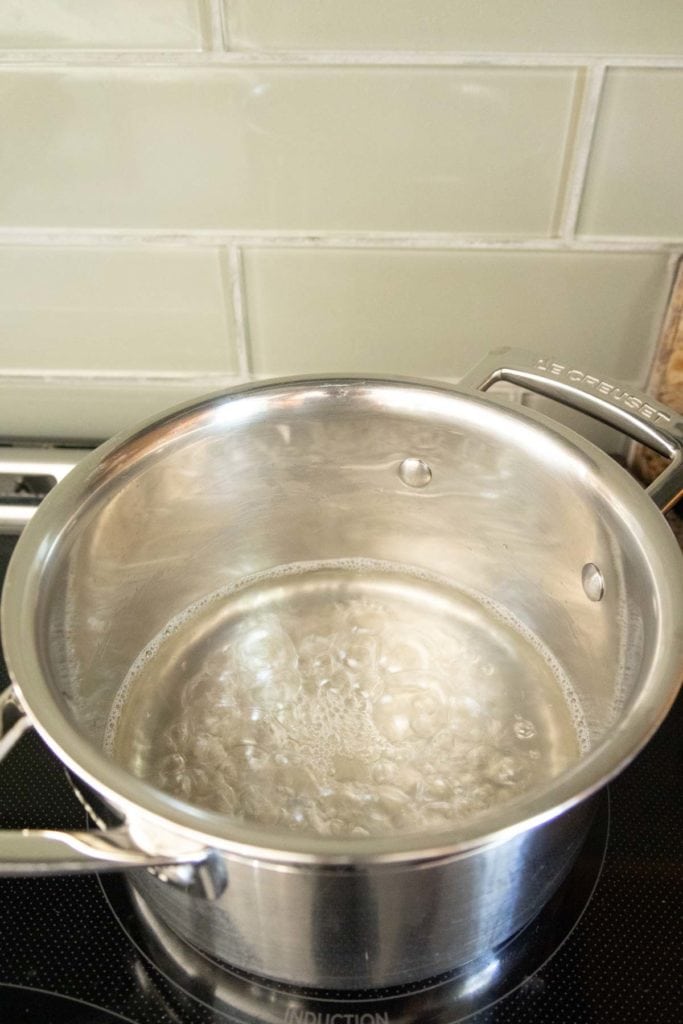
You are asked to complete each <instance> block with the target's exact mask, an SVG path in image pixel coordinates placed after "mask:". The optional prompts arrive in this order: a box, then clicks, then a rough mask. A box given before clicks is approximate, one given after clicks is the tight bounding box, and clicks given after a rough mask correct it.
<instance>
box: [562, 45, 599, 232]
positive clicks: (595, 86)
mask: <svg viewBox="0 0 683 1024" xmlns="http://www.w3.org/2000/svg"><path fill="white" fill-rule="evenodd" d="M605 73H606V67H605V65H604V64H595V65H593V67H591V69H590V70H589V72H588V80H587V82H586V92H585V95H584V98H583V103H582V109H581V115H580V121H579V126H578V131H577V135H576V142H575V147H574V159H573V162H572V167H571V171H570V177H569V185H568V187H567V204H566V207H565V212H564V217H563V218H562V226H561V228H560V235H561V237H562V239H563V240H564V241H565V242H566V243H569V242H571V241H573V239H574V238H575V235H576V228H577V225H578V220H579V211H580V209H581V200H582V199H583V192H584V187H585V184H586V178H587V175H588V163H589V160H590V155H591V150H592V146H593V139H594V138H595V127H596V124H597V120H598V111H599V109H600V100H601V98H602V92H603V87H604V83H605Z"/></svg>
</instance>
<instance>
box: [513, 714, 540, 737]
mask: <svg viewBox="0 0 683 1024" xmlns="http://www.w3.org/2000/svg"><path fill="white" fill-rule="evenodd" d="M512 728H513V730H514V733H515V736H516V737H517V739H519V740H531V739H533V738H534V736H535V735H536V726H535V725H534V723H533V722H530V721H529V719H528V718H519V717H517V719H516V721H515V724H514V725H513V727H512Z"/></svg>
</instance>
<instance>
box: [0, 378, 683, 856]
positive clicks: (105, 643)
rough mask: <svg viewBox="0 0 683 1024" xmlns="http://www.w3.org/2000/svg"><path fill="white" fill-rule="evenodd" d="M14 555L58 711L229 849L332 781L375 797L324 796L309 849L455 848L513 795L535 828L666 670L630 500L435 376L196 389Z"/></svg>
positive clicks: (648, 565)
mask: <svg viewBox="0 0 683 1024" xmlns="http://www.w3.org/2000/svg"><path fill="white" fill-rule="evenodd" d="M57 492H59V493H57ZM19 547H20V548H21V549H22V553H21V554H20V555H19V562H20V563H21V564H22V566H23V568H22V569H21V572H22V573H23V574H24V576H25V577H26V576H27V575H30V576H31V579H32V581H33V593H34V595H35V602H36V608H35V609H34V611H33V613H32V616H31V619H30V622H25V623H24V631H25V634H26V635H27V636H28V637H29V639H30V643H31V644H32V645H33V646H34V648H35V650H36V652H37V653H36V660H37V664H38V665H39V671H40V675H41V682H42V684H43V686H44V687H45V692H46V693H48V694H49V700H50V701H51V703H52V708H51V710H52V713H53V717H54V714H55V713H56V714H58V715H59V716H60V717H64V718H65V719H66V720H67V722H68V726H69V728H70V729H71V730H72V731H73V732H74V733H77V734H78V735H79V736H80V737H81V738H83V737H85V738H86V740H87V742H88V745H89V746H90V747H91V748H93V749H94V750H95V751H96V752H97V756H98V757H100V759H101V760H103V759H104V758H110V759H113V760H114V761H116V762H118V763H120V764H122V765H123V766H124V767H125V769H126V771H127V772H129V773H132V774H133V775H138V776H142V777H144V778H146V779H147V780H148V781H150V782H151V783H152V785H153V786H158V787H160V788H161V789H166V790H167V791H169V792H171V793H172V794H173V796H174V797H176V798H177V799H178V800H180V801H183V800H186V801H189V802H190V803H193V804H195V805H199V806H200V807H202V806H206V807H207V808H208V810H210V811H212V812H215V814H218V815H223V816H224V817H225V819H226V821H227V822H228V824H226V826H225V827H226V829H227V830H228V831H229V820H230V819H235V818H236V819H239V818H242V819H243V820H246V821H247V823H248V822H249V821H250V820H251V819H252V818H253V820H255V821H257V820H258V816H259V814H261V815H262V818H261V822H260V823H261V824H265V825H268V826H276V827H277V828H280V827H282V828H283V829H284V830H290V831H293V832H295V833H296V832H297V830H303V832H310V831H313V832H315V831H316V818H315V815H316V814H318V817H319V818H320V807H317V809H314V810H311V806H312V805H311V801H310V800H309V802H308V804H306V799H305V797H306V794H309V791H310V790H311V787H314V788H315V786H316V785H319V786H320V785H322V784H323V782H322V781H321V779H323V776H324V779H323V781H324V782H325V784H326V785H328V788H329V784H330V777H331V776H330V773H331V775H332V776H334V779H336V780H337V782H338V783H339V785H340V786H342V787H343V786H346V787H347V789H348V791H349V792H351V793H352V794H353V796H352V798H349V799H351V803H352V804H354V801H355V804H354V807H356V809H357V807H358V806H360V804H361V803H362V802H363V797H362V792H363V786H365V785H367V784H369V783H370V782H371V783H372V785H373V786H375V787H380V788H381V789H382V792H383V794H384V796H383V800H384V803H385V804H386V805H387V806H386V807H384V804H383V808H384V809H383V811H382V814H379V815H378V816H377V815H376V816H375V817H374V818H373V817H372V814H370V817H369V818H367V820H366V819H365V818H358V819H354V818H353V813H355V811H354V812H353V813H352V812H351V811H349V813H348V814H347V816H346V818H345V817H344V813H346V812H345V811H344V813H336V810H334V808H333V810H330V809H329V808H330V807H331V806H332V804H330V805H329V807H328V811H329V813H327V816H326V817H325V815H323V818H324V820H323V819H320V821H322V824H320V821H319V822H318V824H319V825H320V828H319V829H318V831H321V833H322V834H323V835H332V836H334V835H336V834H338V835H341V836H345V835H356V836H362V835H364V834H365V835H367V834H369V835H381V834H384V833H386V834H390V833H405V832H415V831H420V829H422V828H426V830H427V831H429V830H430V829H431V830H434V829H436V830H437V831H444V830H447V829H449V828H451V829H453V830H455V832H457V829H458V826H459V824H460V822H461V818H462V815H463V814H465V812H467V813H468V814H470V816H471V815H476V814H479V813H483V812H486V813H487V814H488V819H491V816H492V815H493V816H494V817H495V816H496V815H498V816H499V817H500V816H501V814H502V810H503V809H506V813H507V809H509V807H510V805H511V804H514V803H515V802H516V801H517V802H518V801H520V800H521V801H522V803H521V804H520V807H522V810H520V812H519V813H520V814H522V813H523V806H524V804H523V796H524V794H525V793H527V791H528V790H529V789H530V787H531V788H532V789H533V790H534V793H536V794H537V795H538V794H541V793H543V792H545V793H550V794H551V796H550V797H547V798H546V802H545V805H544V806H546V807H547V806H548V805H549V801H550V802H551V801H552V792H553V789H554V788H555V787H557V785H558V780H561V779H562V778H564V777H565V776H566V775H567V774H568V773H571V771H573V770H574V768H575V765H576V764H577V763H578V762H583V761H586V760H589V759H590V757H591V756H592V754H591V752H593V753H594V752H595V751H596V750H597V749H599V748H601V747H605V746H606V745H608V744H609V745H611V746H612V747H613V748H614V749H613V750H612V752H611V753H610V754H609V756H607V758H606V759H605V758H603V760H602V761H601V762H600V763H599V765H598V767H596V769H595V778H594V779H593V780H592V781H593V782H596V781H597V780H598V776H599V775H600V774H601V773H602V774H603V775H604V774H605V772H606V771H607V770H609V769H610V768H613V766H614V765H616V764H618V763H619V761H620V760H622V761H623V760H624V759H625V758H627V757H628V756H632V753H633V751H634V750H635V749H637V746H638V745H639V744H641V743H642V742H643V740H644V738H645V736H646V734H647V732H648V729H651V728H652V726H653V723H656V720H657V719H658V716H659V717H661V714H662V713H663V712H662V707H663V706H664V705H665V704H666V700H667V699H668V697H669V696H670V695H671V690H672V686H673V685H674V680H672V679H671V675H672V672H671V665H672V663H673V662H675V664H677V665H680V644H681V640H680V630H679V631H678V632H677V633H676V635H675V637H674V635H673V633H672V632H671V631H672V628H673V627H672V623H673V622H674V621H675V618H674V615H673V612H672V608H671V603H672V601H675V600H677V599H678V598H679V597H680V555H679V554H678V553H677V550H676V547H675V544H674V543H673V541H672V540H671V539H670V538H669V537H668V531H667V527H666V524H665V523H664V521H663V520H662V518H661V516H660V515H659V513H658V512H657V510H656V509H655V508H654V506H653V505H651V503H650V502H649V500H648V499H647V498H646V497H645V496H644V495H643V494H642V493H640V492H639V489H638V487H637V485H636V484H635V483H634V482H633V481H631V480H630V479H629V478H628V476H627V474H626V473H625V472H624V471H623V470H621V469H620V468H619V467H618V466H616V465H615V464H613V463H612V462H611V460H609V459H608V458H607V457H606V456H605V455H604V454H603V453H601V452H599V451H598V450H597V449H594V448H593V447H592V446H590V445H589V444H587V443H586V442H584V441H582V440H580V439H579V438H578V437H576V435H573V434H572V433H570V432H568V431H565V430H563V429H561V428H554V427H553V426H551V425H549V424H548V421H546V420H544V419H543V417H540V416H533V415H531V416H530V415H528V414H526V413H521V412H518V411H516V410H514V409H511V408H507V407H504V406H503V405H500V404H498V403H497V402H496V401H495V400H494V399H492V398H490V397H486V398H483V397H482V396H474V395H470V394H463V393H459V392H457V391H455V390H454V391H448V390H444V389H440V388H436V387H432V386H429V385H419V384H409V383H406V382H392V381H387V382H381V381H338V382H311V381H302V382H289V383H287V382H285V383H281V384H273V385H269V386H265V387H263V388H261V389H255V390H253V391H248V392H242V393H240V392H235V393H231V394H227V395H222V396H218V397H213V398H209V399H207V400H205V401H204V402H203V403H199V404H197V405H195V406H193V407H191V408H185V409H183V410H181V411H179V412H177V413H175V414H170V415H169V416H168V417H167V418H166V419H165V420H163V421H161V422H159V423H157V424H154V425H152V426H150V427H147V428H145V429H143V430H141V431H139V432H138V433H137V434H135V435H134V436H132V437H129V438H126V439H124V440H123V441H115V442H114V443H113V444H110V445H109V446H107V447H106V449H104V450H103V451H102V452H100V453H98V454H97V455H96V456H95V457H94V458H93V459H90V460H88V464H87V465H86V466H84V467H80V468H79V469H77V470H76V471H75V472H74V474H73V475H72V477H70V478H68V479H67V480H66V481H65V482H64V483H63V484H62V485H60V487H59V488H58V489H57V490H56V492H55V494H54V495H53V496H52V497H51V498H50V500H49V501H48V502H46V503H45V506H44V508H43V509H41V510H40V512H39V514H38V515H37V516H36V518H35V521H34V523H33V524H32V525H31V527H30V530H29V531H27V532H26V534H25V537H23V538H22V540H21V542H20V545H19ZM25 582H26V579H24V583H25ZM667 631H668V633H669V640H668V642H669V652H668V658H669V660H668V661H667V662H666V663H665V664H664V663H660V662H661V657H662V655H661V648H662V639H663V633H664V635H665V636H666V634H667ZM354 644H355V646H354ZM658 659H660V660H659V661H658ZM236 666H237V667H236ZM240 666H241V669H243V672H242V675H241V676H240V677H239V680H238V681H236V679H237V676H239V671H238V670H239V669H240ZM131 670H132V672H131ZM236 673H237V675H236ZM16 675H17V678H18V683H19V685H20V687H22V692H23V694H24V696H25V698H26V701H27V703H28V704H29V706H30V708H31V711H32V712H33V713H34V714H35V716H36V717H37V718H38V719H39V720H40V719H41V718H42V719H43V720H44V719H45V718H46V717H47V714H48V709H46V708H45V705H44V704H43V705H42V706H41V708H42V709H41V708H39V707H38V706H36V704H37V702H36V700H33V701H32V699H31V692H30V687H29V686H26V685H24V680H23V679H22V678H19V676H20V675H21V671H20V670H19V671H17V673H16ZM373 687H374V689H373ZM307 688H308V689H309V690H311V692H313V691H315V693H314V695H313V696H311V693H308V695H307ZM359 691H360V696H359ZM335 694H336V696H335ZM354 700H355V701H356V705H353V701H354ZM358 701H360V702H361V704H362V707H361V708H360V710H359V707H358ZM363 701H365V703H364V704H363ZM350 705H353V708H352V710H351V711H349V706H350ZM283 708H284V711H283ZM288 709H289V710H288ZM354 709H355V710H354ZM638 709H640V710H638ZM316 715H317V717H316ZM354 716H355V717H354ZM634 716H635V718H636V719H637V718H638V716H640V720H639V721H636V722H633V721H632V719H633V718H634ZM219 720H220V721H222V722H223V723H229V729H228V730H227V732H225V735H226V736H227V737H228V738H227V739H226V740H225V744H224V747H225V749H221V748H220V743H219V747H218V748H217V747H216V742H218V740H217V737H218V739H219V740H220V735H219V734H220V729H221V726H220V724H217V723H219ZM198 721H199V722H200V723H203V726H204V727H205V728H204V735H203V736H199V735H197V736H195V737H194V740H198V739H201V740H202V741H203V746H202V743H199V745H197V744H196V743H195V747H196V749H194V753H192V754H190V755H188V749H187V742H186V743H185V747H183V746H182V743H183V736H184V737H185V741H187V736H188V730H189V732H190V733H191V732H192V729H193V728H194V726H196V725H197V722H198ZM43 724H44V725H45V727H46V728H48V726H47V725H46V723H45V722H44V721H43ZM183 729H184V730H185V732H184V733H183ZM364 729H365V732H364V731H363V730H364ZM297 730H298V731H297ZM344 730H346V733H345V735H346V739H343V738H340V733H342V732H344ZM373 730H374V731H373ZM197 732H198V733H201V728H198V730H197ZM378 735H379V736H380V739H381V742H382V743H384V747H382V751H383V753H382V752H381V756H380V755H377V751H374V752H373V749H372V746H373V743H376V742H379V741H377V736H378ZM342 739H343V741H342ZM193 742H194V741H193ZM306 744H308V748H306ZM304 748H306V749H309V754H308V755H307V756H308V763H307V764H303V762H302V755H301V751H302V749H304ZM226 751H227V753H226ZM311 751H312V752H311ZM456 755H457V756H456ZM174 756H175V758H176V759H175V761H174V760H173V758H174ZM228 756H229V760H230V765H229V766H228V767H226V765H225V764H224V763H223V762H224V761H225V760H226V758H228ZM458 757H459V758H460V760H458ZM178 758H179V759H180V760H179V759H178ZM221 758H222V759H223V760H221ZM264 758H265V762H267V763H265V762H264ZM278 758H279V762H278ZM297 758H298V760H297ZM420 758H421V759H422V761H421V762H420ZM283 759H284V761H283ZM420 763H421V764H422V767H423V768H424V765H425V764H428V765H430V766H431V767H430V769H429V770H428V771H426V774H425V773H423V777H422V778H421V779H420V778H417V777H416V775H415V770H417V772H418V776H419V770H420ZM212 766H213V767H212ZM217 766H218V767H217ZM202 771H203V772H204V774H203V775H202ZM220 771H223V772H224V775H223V776H220V777H221V778H222V779H223V782H224V783H225V784H226V786H227V789H226V793H227V796H226V795H225V793H224V794H223V795H224V796H225V799H223V798H220V799H219V798H218V797H217V794H216V792H215V790H216V783H215V779H216V777H217V776H216V775H215V772H219V775H220ZM192 772H194V775H192ZM212 772H214V774H213V775H212ZM225 772H228V774H227V775H226V774H225ZM229 772H232V773H233V776H235V773H236V774H237V776H239V778H238V779H237V783H236V784H237V788H238V790H239V791H238V792H237V793H235V785H234V784H233V783H234V782H235V778H233V776H230V777H229ZM245 774H246V775H248V776H249V779H250V781H249V784H248V785H247V784H244V785H243V781H244V777H245ZM522 777H523V780H524V784H522V782H521V781H520V779H522ZM188 778H189V779H190V782H189V783H188V781H187V780H188ZM207 780H208V781H207ZM226 780H227V781H226ZM254 780H256V781H254ZM283 780H284V781H283ZM588 781H590V780H588ZM585 783H586V779H584V780H583V784H585ZM271 784H272V786H276V787H277V786H278V785H281V786H282V787H284V788H283V789H282V792H280V795H279V796H278V797H276V798H274V801H271V803H272V806H271V804H270V803H269V802H268V800H267V798H266V797H267V790H268V787H269V786H270V785H271ZM333 784H336V783H334V780H333ZM577 785H578V783H577ZM240 787H242V788H241V789H240ZM429 787H431V788H429ZM439 787H441V789H440V788H439ZM473 788H474V789H478V790H480V792H479V794H478V797H477V799H476V800H473V799H472V790H473ZM285 790H291V791H292V792H293V793H294V794H295V796H297V799H295V800H293V801H290V803H289V804H287V810H286V814H285V816H284V817H283V816H282V813H281V812H282V807H283V804H285V803H287V799H288V797H287V793H286V792H285ZM359 793H360V794H361V795H360V796H359V795H358V794H359ZM425 793H426V795H425ZM302 794H303V797H302ZM309 795H310V794H309ZM328 796H329V794H328ZM346 796H348V793H347V794H346ZM565 796H566V793H565ZM344 799H345V800H346V797H344ZM302 800H303V805H305V806H303V810H302ZM468 800H469V803H468V802H467V801H468ZM477 800H478V801H479V802H478V803H477ZM392 801H393V803H392ZM449 801H450V805H451V806H450V811H448V809H446V810H444V806H443V805H444V804H446V805H447V804H449ZM458 801H460V802H459V803H458ZM328 803H329V801H328ZM332 803H334V801H332ZM347 803H348V800H347ZM342 804H344V801H343V800H342ZM418 805H419V807H418ZM427 805H439V807H437V808H436V809H435V808H434V807H433V806H430V807H429V808H428V807H427ZM539 806H540V805H539ZM334 807H335V808H336V807H337V805H334ZM387 807H388V809H387ZM416 807H417V808H418V810H419V814H417V811H416ZM344 808H346V810H348V807H346V804H344V807H343V808H342V810H344ZM454 808H455V809H454ZM468 808H469V810H468ZM309 812H310V813H309ZM283 813H284V812H283ZM297 814H298V815H299V817H298V818H297ZM302 814H303V818H302V817H301V815H302ZM416 814H417V816H416ZM420 814H421V815H422V817H421V818H420V816H419V815H420ZM449 814H450V817H449ZM269 815H270V817H269ZM278 815H279V816H278ZM382 815H384V816H382ZM444 815H445V817H444ZM459 815H460V817H459ZM430 816H431V817H430ZM342 819H343V820H342ZM488 819H487V820H488ZM340 822H341V824H340ZM373 823H374V824H373ZM212 827H213V828H214V830H215V828H216V823H215V820H214V822H213V825H212ZM354 828H355V829H361V831H360V832H358V831H356V832H353V829H354ZM335 830H336V831H335Z"/></svg>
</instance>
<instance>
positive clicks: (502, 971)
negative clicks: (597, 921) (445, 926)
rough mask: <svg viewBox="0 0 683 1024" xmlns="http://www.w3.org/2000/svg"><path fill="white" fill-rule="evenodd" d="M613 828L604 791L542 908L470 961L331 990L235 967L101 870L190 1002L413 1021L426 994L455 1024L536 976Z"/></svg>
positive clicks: (258, 1013) (139, 936)
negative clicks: (386, 984)
mask: <svg viewBox="0 0 683 1024" xmlns="http://www.w3.org/2000/svg"><path fill="white" fill-rule="evenodd" d="M608 836H609V795H608V793H607V792H606V791H605V792H604V793H603V794H602V795H601V796H600V798H599V805H598V808H597V813H596V816H595V820H594V822H593V825H592V826H591V829H590V831H589V834H588V837H587V839H586V842H585V844H584V846H583V848H582V850H581V852H580V854H579V857H578V859H577V861H576V863H575V864H574V866H573V867H572V869H571V871H570V872H569V875H568V876H567V878H566V879H565V881H564V882H563V883H562V885H561V886H560V888H559V889H558V891H557V892H556V893H555V895H554V896H553V897H552V899H551V900H550V902H549V903H548V904H547V905H546V906H545V907H544V908H543V909H542V910H541V912H540V913H539V915H538V916H537V917H536V918H535V919H534V920H533V921H532V922H531V923H530V924H528V925H527V926H526V927H525V928H523V929H522V930H521V931H519V932H517V934H516V935H514V936H513V937H512V938H510V939H508V940H507V941H506V942H504V943H502V944H501V945H500V946H498V947H497V948H496V949H494V950H492V951H491V952H489V953H487V954H485V955H483V956H480V957H478V958H477V959H475V960H473V961H471V962H470V963H468V964H465V965H464V966H461V967H458V968H455V969H453V970H451V971H448V972H444V973H442V974H440V975H438V976H436V977H432V978H428V979H425V980H422V981H414V982H411V983H410V984H406V985H401V986H397V987H393V988H385V989H378V990H374V991H370V990H358V991H353V992H351V991H333V990H326V989H313V988H303V987H298V986H293V985H286V984H283V983H280V982H277V981H272V980H269V979H266V978H264V977H262V976H259V975H256V974H253V973H249V972H246V971H243V970H238V969H236V968H234V967H231V966H229V965H228V964H225V963H223V962H222V961H220V960H218V959H217V958H215V957H211V956H209V955H208V954H206V953H204V952H202V951H201V950H199V949H197V948H196V947H195V946H193V945H192V944H191V943H189V942H187V941H185V940H183V939H181V938H179V936H177V935H176V934H175V932H174V931H173V930H172V929H171V928H169V927H168V925H166V924H164V923H163V922H162V921H160V920H159V918H158V917H157V916H156V915H155V914H154V913H153V912H152V911H151V910H150V908H149V906H148V904H147V903H146V902H145V900H144V899H143V897H142V896H140V894H139V893H138V892H137V891H136V890H135V889H133V888H132V887H130V888H129V891H130V894H131V896H132V903H129V902H127V901H125V900H124V899H123V894H122V890H121V887H120V884H118V883H116V882H115V881H114V880H112V879H109V878H102V885H103V889H104V892H105V895H106V897H107V899H108V900H109V902H110V905H111V909H112V912H113V913H114V914H115V916H116V917H117V918H118V920H119V923H120V924H121V927H122V928H123V930H124V931H125V932H126V933H127V935H128V937H129V938H130V939H131V941H132V942H134V944H135V945H136V946H137V947H138V948H139V949H140V950H141V951H142V952H143V953H144V954H145V955H147V956H149V957H150V959H151V960H152V961H153V962H154V964H155V965H156V966H157V968H158V969H160V970H162V971H163V973H164V974H166V975H167V976H168V977H169V979H170V980H171V981H172V982H174V984H175V985H176V986H179V987H180V989H181V990H182V992H183V993H184V995H185V997H186V998H187V999H188V1002H189V1003H192V1002H194V1001H195V1000H198V1001H199V1002H201V1003H205V1004H207V1005H209V1006H211V1007H212V1008H214V1009H216V1010H222V1011H223V1012H226V1013H228V1014H229V1015H230V1018H231V1019H233V1020H235V1021H240V1022H241V1021H244V1022H247V1021H248V1022H250V1024H252V1022H258V1024H261V1022H264V1024H265V1022H278V1024H281V1022H283V1021H285V1022H286V1024H328V1021H329V1022H331V1021H332V1019H333V1014H341V1015H342V1018H341V1019H342V1020H348V1021H351V1022H352V1024H357V1022H360V1021H364V1022H370V1021H372V1022H373V1024H384V1021H391V1024H403V1022H405V1024H407V1022H409V1021H413V1020H415V1011H416V1000H417V999H418V997H419V1006H420V1012H424V1009H425V1005H426V1003H425V1000H427V1001H428V1007H429V1018H430V1020H433V1021H434V1024H439V1022H441V1021H443V1022H444V1024H445V1022H446V1021H448V1024H455V1022H457V1021H460V1020H463V1019H464V1018H466V1017H467V1016H469V1015H470V1014H472V1013H475V1012H477V1011H479V1010H482V1009H484V1008H486V1007H487V1006H489V1005H491V1004H492V1003H494V1002H496V1001H498V1000H499V999H501V998H503V997H504V996H505V995H507V994H508V993H509V992H511V991H513V990H514V989H515V988H517V987H518V986H519V985H520V984H524V985H528V986H532V987H533V985H534V975H535V974H536V973H537V972H538V971H539V970H540V969H541V967H542V966H543V965H544V964H545V963H547V961H548V960H549V959H550V958H551V957H552V956H553V955H554V954H555V953H556V952H557V950H558V949H559V948H560V946H561V945H562V944H563V943H564V942H565V941H566V939H567V938H568V937H569V935H570V934H571V932H572V931H573V929H574V927H575V926H576V924H577V923H578V921H579V920H580V918H581V917H582V915H583V913H584V911H585V909H586V907H587V905H588V902H589V901H590V898H591V896H592V894H593V891H594V889H595V887H596V885H597V882H598V879H599V877H600V873H601V871H602V866H603V862H604V856H605V852H606V849H607V842H608Z"/></svg>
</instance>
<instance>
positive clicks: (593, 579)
mask: <svg viewBox="0 0 683 1024" xmlns="http://www.w3.org/2000/svg"><path fill="white" fill-rule="evenodd" d="M581 582H582V583H583V589H584V592H585V594H586V597H587V598H588V600H589V601H601V600H602V596H603V594H604V593H605V581H604V579H603V576H602V573H601V572H600V570H599V569H598V567H597V565H595V564H594V563H593V562H586V564H585V565H584V567H583V569H582V570H581Z"/></svg>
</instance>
